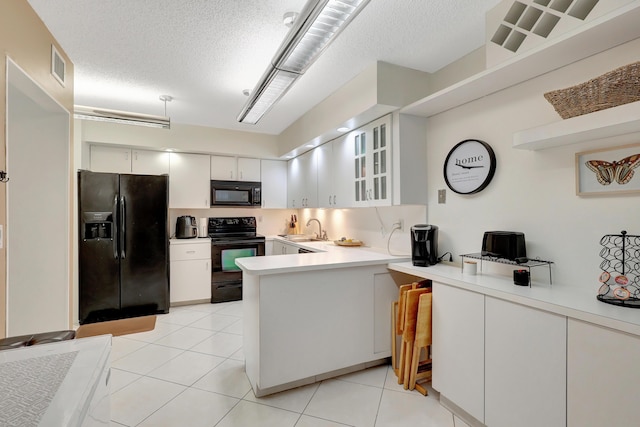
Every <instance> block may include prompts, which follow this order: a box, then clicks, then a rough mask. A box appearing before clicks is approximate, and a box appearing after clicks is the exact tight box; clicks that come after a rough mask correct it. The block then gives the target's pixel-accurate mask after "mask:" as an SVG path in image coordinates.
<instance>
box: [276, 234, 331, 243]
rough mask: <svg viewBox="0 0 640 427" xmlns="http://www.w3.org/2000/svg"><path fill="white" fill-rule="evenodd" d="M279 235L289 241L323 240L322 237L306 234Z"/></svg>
mask: <svg viewBox="0 0 640 427" xmlns="http://www.w3.org/2000/svg"><path fill="white" fill-rule="evenodd" d="M279 236H280V237H283V238H285V239H287V240H289V241H290V242H324V240H322V239H318V238H317V237H312V236H309V235H306V234H279Z"/></svg>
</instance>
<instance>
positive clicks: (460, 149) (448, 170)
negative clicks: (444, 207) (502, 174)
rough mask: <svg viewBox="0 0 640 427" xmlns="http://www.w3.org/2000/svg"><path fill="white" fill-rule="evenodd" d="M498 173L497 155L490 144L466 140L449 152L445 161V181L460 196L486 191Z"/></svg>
mask: <svg viewBox="0 0 640 427" xmlns="http://www.w3.org/2000/svg"><path fill="white" fill-rule="evenodd" d="M495 171H496V155H495V153H494V152H493V149H492V148H491V146H489V144H487V143H486V142H483V141H479V140H477V139H465V140H464V141H462V142H459V143H458V144H456V146H455V147H453V148H452V149H451V151H449V154H448V155H447V158H446V160H445V161H444V180H445V181H446V183H447V186H449V188H450V189H451V190H452V191H455V192H456V193H458V194H473V193H477V192H479V191H482V190H484V189H485V188H486V187H487V185H489V183H490V182H491V179H492V178H493V174H494V173H495Z"/></svg>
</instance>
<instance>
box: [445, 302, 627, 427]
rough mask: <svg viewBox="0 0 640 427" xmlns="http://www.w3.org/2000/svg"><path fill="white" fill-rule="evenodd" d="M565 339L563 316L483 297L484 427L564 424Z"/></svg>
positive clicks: (565, 323) (525, 426)
mask: <svg viewBox="0 0 640 427" xmlns="http://www.w3.org/2000/svg"><path fill="white" fill-rule="evenodd" d="M434 301H437V299H436V298H435V297H434ZM434 303H435V302H434ZM566 337H567V318H566V317H564V316H560V315H557V314H553V313H549V312H546V311H541V310H537V309H534V308H530V307H525V306H523V305H520V304H515V303H512V302H507V301H504V300H499V299H496V298H492V297H488V296H487V297H485V337H484V338H485V419H484V423H485V424H486V425H487V426H491V427H513V426H518V427H529V426H530V427H540V426H545V427H560V426H564V425H565V423H566V371H567V368H566V366H567V365H566V348H567V338H566ZM585 375H586V377H585V378H587V377H588V376H589V375H588V374H587V373H585ZM597 390H598V388H596V389H595V390H594V389H592V390H591V393H594V392H595V393H596V394H597ZM594 403H595V402H594ZM576 425H580V426H584V425H586V424H576ZM598 425H600V426H604V425H607V424H606V423H605V424H598ZM608 425H620V424H608Z"/></svg>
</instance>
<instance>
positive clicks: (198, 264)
mask: <svg viewBox="0 0 640 427" xmlns="http://www.w3.org/2000/svg"><path fill="white" fill-rule="evenodd" d="M169 251H170V259H171V269H170V270H171V275H170V276H171V277H170V287H171V292H170V298H169V300H170V302H171V303H172V304H174V303H184V302H191V301H202V300H211V241H210V240H209V239H183V240H181V239H171V240H170V246H169Z"/></svg>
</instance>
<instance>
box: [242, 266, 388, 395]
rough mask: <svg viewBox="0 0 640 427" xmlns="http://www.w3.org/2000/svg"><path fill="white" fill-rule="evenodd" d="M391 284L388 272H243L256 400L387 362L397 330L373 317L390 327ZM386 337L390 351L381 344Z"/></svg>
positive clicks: (249, 367)
mask: <svg viewBox="0 0 640 427" xmlns="http://www.w3.org/2000/svg"><path fill="white" fill-rule="evenodd" d="M391 282H392V280H391V276H390V275H389V274H388V271H387V269H386V267H385V266H384V265H376V266H363V267H352V268H335V269H325V270H322V271H317V270H316V271H301V272H287V273H283V274H269V275H253V274H249V273H247V272H246V271H245V272H243V311H244V320H243V323H244V344H243V348H244V354H245V369H246V373H247V377H248V378H249V381H250V383H251V386H252V388H253V390H254V392H255V394H256V396H258V397H260V396H264V395H267V394H271V393H276V392H279V391H282V390H286V389H291V388H294V387H299V386H301V385H305V384H310V383H313V382H316V381H321V380H323V379H326V378H330V377H332V376H336V375H341V374H344V373H346V372H351V371H355V370H362V369H365V368H366V367H368V366H372V365H373V364H375V363H378V362H379V363H383V362H384V361H386V358H388V357H390V356H391V352H390V338H389V337H390V336H391V330H390V328H389V327H388V326H387V327H384V328H382V329H380V328H377V327H376V321H375V319H374V317H376V316H377V315H382V316H384V317H385V319H386V320H387V324H389V323H390V321H389V320H390V318H391V302H392V301H393V300H394V299H395V298H397V292H398V291H397V286H395V284H394V286H393V287H394V288H395V289H394V290H395V292H391V290H392V287H391ZM376 311H377V313H376ZM383 334H384V335H386V337H385V339H386V341H388V342H389V343H388V344H386V345H384V344H382V343H381V342H377V341H378V340H376V336H378V337H380V338H381V337H382V335H383Z"/></svg>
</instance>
